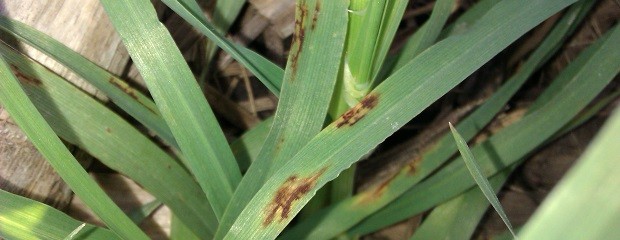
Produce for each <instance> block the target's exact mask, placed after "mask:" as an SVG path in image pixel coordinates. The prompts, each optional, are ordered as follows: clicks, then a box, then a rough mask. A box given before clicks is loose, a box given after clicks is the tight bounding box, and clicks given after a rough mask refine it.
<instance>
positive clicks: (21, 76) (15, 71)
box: [10, 64, 42, 86]
mask: <svg viewBox="0 0 620 240" xmlns="http://www.w3.org/2000/svg"><path fill="white" fill-rule="evenodd" d="M10 67H11V71H12V72H13V75H15V77H16V78H17V80H19V81H20V82H22V83H26V84H30V85H34V86H40V85H41V84H42V82H41V80H39V79H36V78H34V77H30V76H28V75H26V74H23V73H22V72H21V71H20V70H19V68H18V67H17V66H15V65H13V64H11V65H10Z"/></svg>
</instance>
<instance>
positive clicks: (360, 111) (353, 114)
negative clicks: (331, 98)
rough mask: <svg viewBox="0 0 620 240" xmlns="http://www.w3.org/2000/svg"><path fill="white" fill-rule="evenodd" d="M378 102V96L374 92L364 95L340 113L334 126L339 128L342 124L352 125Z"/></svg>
mask: <svg viewBox="0 0 620 240" xmlns="http://www.w3.org/2000/svg"><path fill="white" fill-rule="evenodd" d="M378 102H379V97H378V95H377V94H376V93H370V94H368V95H366V97H364V98H363V99H362V101H360V102H359V103H358V104H357V105H355V106H354V107H353V108H351V109H349V110H348V111H347V112H345V113H344V114H342V116H340V118H339V119H338V120H336V127H337V128H341V127H343V126H353V125H355V124H356V123H357V122H358V121H359V120H360V119H362V118H364V117H365V116H366V114H367V113H368V112H369V111H370V110H371V109H373V108H375V106H377V103H378Z"/></svg>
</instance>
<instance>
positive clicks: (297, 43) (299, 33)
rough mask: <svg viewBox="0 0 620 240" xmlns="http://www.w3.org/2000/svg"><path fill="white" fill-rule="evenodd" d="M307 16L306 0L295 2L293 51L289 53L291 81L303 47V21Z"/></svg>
mask: <svg viewBox="0 0 620 240" xmlns="http://www.w3.org/2000/svg"><path fill="white" fill-rule="evenodd" d="M307 16H308V7H307V6H306V1H300V2H299V3H298V4H297V16H296V17H295V32H294V33H293V47H292V48H293V50H292V51H293V52H292V54H291V76H292V77H291V81H295V75H296V74H297V65H298V61H299V55H300V54H301V50H302V49H303V42H304V38H305V35H306V30H305V29H304V27H305V26H304V22H305V21H306V17H307Z"/></svg>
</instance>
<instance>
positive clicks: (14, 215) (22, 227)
mask: <svg viewBox="0 0 620 240" xmlns="http://www.w3.org/2000/svg"><path fill="white" fill-rule="evenodd" d="M0 203H2V204H0V237H1V238H5V239H44V240H57V239H63V238H64V237H66V236H68V235H69V234H70V233H71V231H72V230H73V229H76V228H77V227H78V226H80V225H81V223H80V222H79V221H76V220H75V219H73V218H71V217H69V216H67V215H66V214H64V213H62V212H61V211H58V210H56V209H54V208H53V207H50V206H47V205H45V204H42V203H39V202H37V201H34V200H31V199H28V198H25V197H21V196H18V195H14V194H12V193H9V192H6V191H4V190H2V189H0ZM86 237H88V239H93V240H98V239H101V240H107V239H120V238H119V237H118V236H117V235H115V234H114V233H113V232H112V231H110V230H108V229H104V228H100V227H95V226H93V225H90V224H89V225H86V226H85V227H83V228H82V230H80V231H79V232H78V233H77V234H76V235H75V236H74V237H73V238H74V239H82V238H86Z"/></svg>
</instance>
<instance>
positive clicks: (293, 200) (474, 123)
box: [0, 0, 620, 239]
mask: <svg viewBox="0 0 620 240" xmlns="http://www.w3.org/2000/svg"><path fill="white" fill-rule="evenodd" d="M162 2H163V3H165V5H167V7H169V8H170V9H171V10H172V11H174V12H175V13H176V14H178V15H179V16H181V17H182V18H183V19H184V20H185V21H186V22H187V23H189V24H191V26H193V28H194V29H195V30H196V31H197V32H199V33H201V34H203V35H204V36H206V37H207V38H208V42H207V43H206V45H207V51H205V52H204V54H205V57H206V58H208V59H214V56H215V55H216V54H215V52H216V51H217V50H218V49H220V50H221V51H224V52H226V53H227V54H229V55H230V56H232V58H234V60H236V61H237V62H239V63H240V64H242V65H243V66H244V67H245V68H247V70H248V71H249V72H250V73H251V74H252V75H253V76H255V77H256V78H257V79H258V80H260V82H261V83H262V84H263V85H264V86H265V87H266V89H268V90H269V91H270V92H271V93H273V94H274V95H275V96H277V97H278V105H277V110H276V112H275V114H274V115H273V116H272V117H270V118H268V119H266V120H264V121H263V122H261V123H260V124H258V125H257V126H255V127H254V128H252V129H250V130H249V131H247V132H246V133H244V134H243V135H242V136H241V137H240V138H239V139H237V140H235V141H234V142H232V143H230V142H228V141H227V139H226V138H225V136H224V133H223V131H222V128H221V127H220V124H219V123H218V121H217V119H216V117H215V114H214V113H213V111H212V109H211V107H210V106H209V104H208V103H207V101H206V99H205V95H204V93H203V89H202V88H201V87H202V86H203V84H204V83H202V82H201V81H200V79H201V77H197V76H196V75H195V73H194V72H192V71H191V70H190V68H189V67H188V64H187V63H186V61H185V60H184V58H183V56H182V54H181V52H180V50H179V48H178V47H177V46H176V45H175V43H174V41H173V39H172V37H171V35H170V33H169V32H168V30H167V29H166V28H165V27H164V25H163V24H162V23H161V22H160V20H159V19H158V15H157V13H156V12H155V8H154V7H153V4H152V2H151V1H148V0H101V4H102V5H103V7H104V9H105V11H106V14H107V15H108V17H109V19H110V20H111V22H112V24H113V25H114V27H115V29H116V31H117V32H118V34H119V35H120V36H121V39H122V42H123V44H124V46H125V47H126V48H127V50H128V52H129V54H130V56H131V58H132V60H133V62H134V64H135V65H136V66H137V68H138V70H139V71H140V75H141V76H142V77H143V79H144V80H145V82H146V86H147V87H148V93H149V95H148V96H147V95H144V94H143V93H142V92H140V91H138V90H136V89H133V88H132V87H131V85H130V84H128V83H126V82H125V81H124V80H123V79H120V78H118V77H117V76H115V75H113V74H111V73H109V72H107V71H106V70H105V69H103V68H100V67H99V66H97V65H95V64H94V63H92V62H90V61H88V60H87V59H86V58H84V57H83V56H80V55H79V54H77V53H76V52H74V51H72V50H70V49H69V48H68V47H66V46H64V45H62V44H61V43H59V42H57V41H55V40H54V39H52V38H51V37H49V36H46V35H45V34H43V33H41V32H38V31H37V30H35V29H33V28H31V27H29V26H28V25H25V24H23V23H21V22H18V21H15V20H12V19H9V18H7V17H0V32H2V35H3V36H5V37H6V36H10V37H11V38H14V39H15V40H16V41H19V42H21V43H23V44H27V45H30V46H32V47H35V48H37V49H39V50H40V51H42V52H43V53H45V54H47V55H49V56H50V57H52V58H54V59H55V60H57V61H58V62H60V63H62V64H63V65H64V66H66V67H68V68H69V69H70V70H72V71H73V72H74V73H75V74H77V75H79V76H80V77H82V78H83V79H85V80H87V81H88V82H90V83H91V84H92V85H93V86H95V87H96V88H97V89H98V90H100V91H102V92H103V93H105V95H106V96H107V97H109V98H110V99H111V101H112V102H113V103H114V104H115V105H116V106H118V108H117V109H120V110H122V111H124V112H125V113H123V114H126V115H128V116H130V117H131V118H132V119H135V120H136V121H132V122H129V121H127V120H126V119H127V118H128V117H121V116H120V115H119V111H120V110H118V111H112V110H110V108H109V107H107V106H104V105H102V103H101V102H99V101H97V100H95V99H94V98H93V97H92V96H90V95H88V94H86V93H84V92H82V91H81V90H80V89H78V88H77V87H75V86H74V85H72V84H71V83H69V82H67V81H66V80H65V79H63V78H60V77H59V76H58V75H56V74H55V73H53V72H50V70H49V69H47V68H45V67H43V66H41V65H40V64H39V63H37V62H35V61H32V60H30V59H29V58H27V57H25V56H24V55H22V54H20V53H19V52H18V51H16V50H15V49H13V48H11V47H9V46H8V45H7V44H5V43H2V44H0V53H1V56H2V58H1V60H0V104H1V105H2V106H3V107H4V108H5V109H6V110H7V111H8V112H9V114H10V116H11V118H12V119H13V120H14V121H15V122H16V123H17V124H18V125H19V127H20V128H21V129H22V130H23V131H24V132H25V133H26V135H27V136H28V138H29V139H30V140H31V141H32V142H33V144H34V145H35V146H36V147H37V149H38V150H39V151H40V152H41V154H42V155H43V156H44V157H45V158H46V159H47V161H49V163H50V164H51V165H52V166H53V168H54V169H55V171H56V172H57V173H58V174H59V175H60V176H61V177H62V179H63V180H64V181H65V182H66V184H68V186H70V188H71V190H72V191H73V192H74V193H75V194H76V195H77V196H79V197H80V198H81V199H82V200H83V201H84V202H85V203H86V205H87V206H88V207H89V208H90V209H91V210H92V211H93V212H94V213H95V214H96V215H97V217H99V218H100V219H101V220H102V221H103V222H104V224H105V226H95V225H91V224H85V225H84V223H82V222H80V221H77V220H75V219H72V218H71V217H69V216H68V215H66V214H65V213H62V212H60V211H58V210H55V209H53V208H51V207H49V206H46V205H43V204H41V203H38V202H35V201H33V200H30V199H26V198H23V197H20V196H17V195H14V194H11V193H8V192H5V191H3V190H0V237H2V238H6V239H147V238H148V237H147V235H146V234H145V233H144V232H143V231H142V230H141V229H140V228H138V227H137V223H139V222H140V221H141V220H142V219H143V218H129V217H128V216H127V215H125V213H123V212H122V211H121V210H120V208H119V207H118V206H116V205H115V204H114V203H113V202H112V201H111V200H110V198H109V197H108V196H107V195H106V194H105V193H104V192H103V191H102V189H101V188H100V187H99V186H98V185H97V183H96V182H95V181H94V180H93V179H92V178H91V177H90V176H89V175H88V174H87V172H86V171H85V170H84V168H83V167H82V166H81V165H80V164H79V163H78V161H77V160H76V159H75V158H74V156H72V155H71V153H70V152H69V151H68V150H67V148H66V146H65V145H64V144H63V142H62V141H61V139H62V140H64V141H66V142H68V143H71V144H75V145H77V146H78V147H79V148H81V149H83V150H85V151H86V152H88V153H89V154H90V155H92V156H94V157H96V158H97V159H98V160H99V161H101V162H102V163H103V164H105V165H106V166H108V167H109V168H111V169H114V170H115V171H118V172H119V173H121V174H123V175H125V176H127V177H128V178H131V179H132V180H134V181H135V182H137V183H138V184H140V186H141V187H143V188H144V189H145V190H146V191H148V192H149V193H151V194H152V195H153V196H155V197H156V199H157V200H156V201H155V202H154V203H152V204H149V205H145V206H144V207H143V208H142V209H144V211H146V212H147V214H148V212H149V211H152V209H154V206H155V207H156V206H158V205H159V204H160V203H162V204H164V205H166V206H168V207H169V208H170V209H171V210H172V212H173V215H174V216H173V217H172V236H171V238H172V239H275V238H279V239H356V238H360V237H362V236H365V235H366V234H369V233H372V232H375V231H377V230H380V229H382V228H384V227H386V226H389V225H392V224H394V223H396V222H399V221H402V220H405V219H408V218H410V217H411V216H414V215H417V214H420V213H423V212H427V211H429V213H428V214H427V215H425V218H424V220H423V222H422V224H421V226H420V227H419V228H418V230H417V231H415V233H414V235H413V236H411V239H469V238H471V236H472V234H473V232H474V230H475V229H476V226H477V223H478V222H479V221H480V219H481V218H482V215H483V213H484V212H485V211H486V209H487V208H488V206H489V201H490V203H491V204H492V205H493V207H495V208H496V209H498V212H499V213H500V215H502V216H505V214H504V212H503V211H502V210H501V209H502V207H501V205H499V203H498V202H497V198H496V197H495V195H494V194H495V192H497V191H498V190H499V189H500V187H501V186H502V185H503V184H504V183H505V181H506V180H507V178H508V176H509V175H510V173H511V172H512V171H513V170H514V169H515V168H517V167H518V166H519V165H520V164H521V163H522V160H523V159H524V158H525V157H526V156H528V155H529V154H530V153H532V152H533V151H534V150H536V149H538V148H540V147H541V146H543V145H544V144H546V143H548V142H550V141H552V140H553V139H555V138H557V137H558V136H561V134H563V133H566V132H568V131H570V130H571V129H573V128H575V127H577V126H579V125H580V124H581V123H583V122H584V121H585V120H587V119H588V118H589V117H591V116H593V115H594V114H596V113H597V112H598V111H599V110H600V109H601V108H603V107H604V106H605V105H607V104H608V103H610V102H613V101H614V99H616V98H617V96H618V90H617V89H615V90H612V92H611V94H610V95H608V96H609V97H606V98H596V100H595V97H596V96H597V95H598V94H599V93H601V92H602V91H603V89H604V88H605V87H606V86H608V85H609V84H610V83H612V81H613V79H614V78H615V77H616V75H617V74H618V72H619V71H620V48H619V47H618V46H619V45H618V44H619V43H620V29H619V28H618V27H617V26H614V27H612V28H610V29H609V30H608V31H607V32H605V33H602V35H601V37H600V38H599V39H597V40H596V41H595V42H593V43H592V44H590V45H589V46H588V47H587V48H586V49H584V50H583V51H582V52H581V53H580V54H579V55H578V57H576V58H575V60H573V61H571V62H570V64H568V65H567V66H566V67H565V68H563V69H562V70H561V72H560V73H559V74H558V75H557V77H556V78H555V79H554V80H553V81H552V83H551V84H550V85H549V86H547V87H546V88H545V89H544V91H543V92H542V93H541V94H540V95H539V96H538V97H537V99H536V100H535V101H534V102H533V103H532V104H531V106H529V107H528V108H527V110H526V112H525V114H524V115H523V116H522V117H521V118H520V119H518V120H516V121H513V122H512V123H510V124H508V125H507V126H505V127H503V128H501V129H499V130H497V131H495V132H493V133H492V134H491V135H489V136H487V137H486V138H478V140H477V141H472V139H474V137H476V136H477V135H478V133H479V132H480V131H481V130H482V129H483V128H484V127H485V126H487V125H488V124H489V122H491V121H492V120H493V119H494V118H495V117H496V115H497V114H498V113H499V112H500V111H502V109H504V108H505V106H506V105H507V103H508V101H509V100H510V99H511V98H512V97H513V96H514V95H515V94H516V93H517V91H518V90H519V89H520V88H521V87H522V86H523V85H524V84H525V83H526V81H527V80H528V79H530V78H531V77H532V75H533V74H534V73H535V72H536V71H537V70H538V69H540V67H542V66H543V65H544V64H545V63H546V62H547V61H548V60H549V59H550V58H552V57H553V56H554V54H555V53H556V52H557V50H558V49H559V47H560V46H562V44H564V43H565V41H566V39H567V38H568V37H569V36H571V34H573V32H574V31H575V29H576V28H577V27H578V26H579V25H580V24H581V23H582V22H583V19H584V18H585V17H586V16H587V15H588V13H590V12H591V9H592V6H593V5H595V4H596V2H597V1H595V0H579V1H578V0H502V1H500V0H481V1H478V2H477V3H476V4H475V5H473V6H472V7H470V8H468V9H467V11H465V12H462V13H459V14H455V13H453V8H454V4H455V0H437V1H436V2H435V3H434V7H433V9H432V13H431V14H430V16H429V18H428V19H427V20H426V21H425V22H424V24H423V25H421V26H420V27H419V28H418V29H417V31H416V32H415V33H414V34H413V35H412V36H411V37H409V39H408V40H407V41H406V42H405V44H404V46H403V47H402V48H401V50H400V51H398V52H397V53H391V52H390V51H389V50H390V46H391V44H392V42H393V41H394V38H395V35H396V32H397V30H398V28H399V24H400V21H401V19H402V17H403V13H404V12H405V9H406V7H407V4H408V2H409V1H405V0H385V1H383V0H382V1H369V0H297V1H296V3H295V25H294V26H295V27H294V34H293V37H292V40H291V46H290V51H289V54H288V59H287V62H286V67H285V68H284V69H282V68H281V67H280V66H278V65H276V64H274V63H272V62H270V61H269V60H267V59H266V58H264V57H262V56H260V55H258V54H257V53H255V52H253V51H252V50H250V49H248V48H246V47H244V46H242V45H240V44H236V43H234V42H233V41H231V40H230V39H228V38H226V37H225V33H226V32H227V30H228V29H229V28H230V22H231V19H232V20H234V19H235V18H236V17H237V14H238V12H239V10H240V9H241V7H242V6H243V5H244V4H245V1H242V0H228V1H217V5H216V6H215V7H216V8H220V9H224V10H228V11H223V14H220V15H218V16H215V17H213V18H210V17H208V16H207V15H205V14H203V11H202V9H201V8H200V6H199V5H198V4H197V3H196V2H195V1H193V0H162ZM554 15H556V16H557V17H558V19H557V21H556V22H555V24H554V25H553V26H552V28H551V29H550V30H549V31H548V33H547V34H546V35H545V36H544V39H542V40H541V41H540V43H538V44H537V46H536V47H535V48H534V49H533V51H532V52H531V53H529V54H528V55H527V57H526V58H524V60H523V62H522V63H521V65H520V67H519V68H518V70H517V71H516V72H514V73H513V74H512V75H510V76H508V77H507V78H506V79H502V81H501V82H502V85H501V86H499V87H498V88H497V90H495V91H494V92H493V93H492V95H491V96H490V97H488V98H486V100H484V101H483V102H481V103H480V104H479V106H477V107H476V108H475V109H474V110H473V111H471V113H469V114H468V115H466V116H465V117H464V118H462V119H460V120H459V121H458V122H453V124H454V127H453V128H452V130H453V133H454V137H453V135H452V134H451V133H450V132H449V131H445V132H444V133H443V135H440V137H438V138H437V140H436V141H435V142H434V143H433V144H432V147H429V148H426V149H424V150H423V151H422V152H421V153H420V156H419V157H418V158H416V159H412V160H410V161H408V162H407V163H406V164H404V165H402V167H401V169H400V170H399V171H397V172H395V173H394V174H393V175H392V176H390V177H388V178H386V179H385V180H383V181H381V182H379V183H378V184H375V185H371V186H370V187H367V188H364V189H361V190H360V189H357V190H356V188H355V185H354V181H353V180H354V176H355V172H356V162H358V161H360V160H362V159H364V158H365V157H367V156H368V155H370V154H372V152H373V151H375V150H376V149H377V146H378V145H379V144H381V143H382V142H384V141H385V140H386V138H388V137H389V136H391V135H392V134H394V133H395V132H396V131H397V130H399V129H400V128H401V127H403V126H404V125H405V124H407V123H408V122H409V121H411V120H412V119H413V118H415V117H416V116H418V115H419V114H420V113H422V112H423V111H424V110H425V109H427V108H429V106H430V105H431V104H433V103H434V102H436V101H437V100H438V99H439V98H441V97H442V96H444V95H445V94H446V93H448V92H449V91H451V90H453V89H454V88H455V87H456V86H457V85H459V84H460V83H461V82H463V81H464V80H465V79H466V78H467V77H468V76H470V75H471V74H472V73H474V72H475V71H476V70H477V69H479V68H481V67H482V66H483V65H484V64H485V63H487V62H488V61H490V60H491V59H492V58H493V57H495V56H496V55H498V54H499V53H500V52H501V51H503V50H505V49H506V48H507V47H508V46H509V45H511V44H512V43H513V42H515V41H516V40H518V39H519V38H520V37H522V36H524V35H525V34H526V33H527V32H528V31H530V30H531V29H533V28H534V27H536V26H538V25H539V24H540V23H542V22H543V21H545V20H547V19H548V18H550V17H552V16H554ZM451 16H452V17H451ZM223 18H226V19H228V20H226V19H223ZM197 78H198V79H199V81H197V80H196V79H197ZM612 84H613V83H612ZM614 91H615V92H614ZM584 109H585V110H584ZM126 115H125V116H126ZM137 125H140V128H146V129H148V130H149V131H150V132H152V133H154V134H155V135H156V136H157V138H155V139H154V138H149V137H148V136H147V135H145V133H144V131H139V130H137V129H138V128H137ZM450 126H451V127H452V125H450ZM444 127H445V128H447V127H448V122H445V125H444ZM618 135H620V113H618V111H616V113H615V114H613V115H612V116H611V117H610V118H609V120H608V121H607V123H606V124H605V126H604V127H603V129H602V130H601V131H600V132H599V134H598V135H597V137H596V139H595V140H594V141H593V142H592V144H591V146H590V147H589V148H588V149H587V151H586V152H585V153H584V155H583V156H582V157H581V160H580V161H579V162H578V164H577V165H576V166H574V168H573V169H571V171H570V172H569V173H568V174H567V176H566V177H565V178H564V179H563V180H562V181H561V182H560V183H559V184H558V185H557V187H556V189H554V191H553V192H552V193H551V194H550V196H549V197H548V198H547V199H546V200H545V202H544V203H543V204H542V205H541V206H540V208H539V209H538V210H537V212H536V213H535V214H534V216H533V217H532V218H531V219H530V220H529V221H528V222H527V223H526V224H525V225H523V226H515V231H514V232H515V233H514V235H508V234H507V235H505V236H506V237H507V238H517V236H518V238H519V239H619V238H620V227H618V226H620V191H618V189H617V188H618V186H620V167H619V166H620V165H619V164H620V148H618V144H620V142H619V141H618ZM455 139H456V140H457V142H458V147H457V142H455V141H454V140H455ZM468 142H469V143H470V145H471V149H469V148H468V146H467V143H468ZM459 150H461V153H462V154H463V157H460V155H458V151H459ZM470 171H471V172H472V173H471V174H470ZM472 174H473V175H472ZM476 184H479V186H480V187H478V186H477V185H476ZM325 186H327V187H325ZM323 187H324V188H323ZM480 189H482V190H483V192H484V194H481V192H480ZM487 198H488V199H489V200H487ZM149 209H150V210H149ZM430 210H432V211H430ZM503 219H504V220H505V221H506V223H507V225H508V226H510V221H509V220H508V219H507V218H505V217H503ZM507 230H508V228H507ZM512 231H513V228H512V227H511V228H510V232H512ZM507 233H508V232H507Z"/></svg>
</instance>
